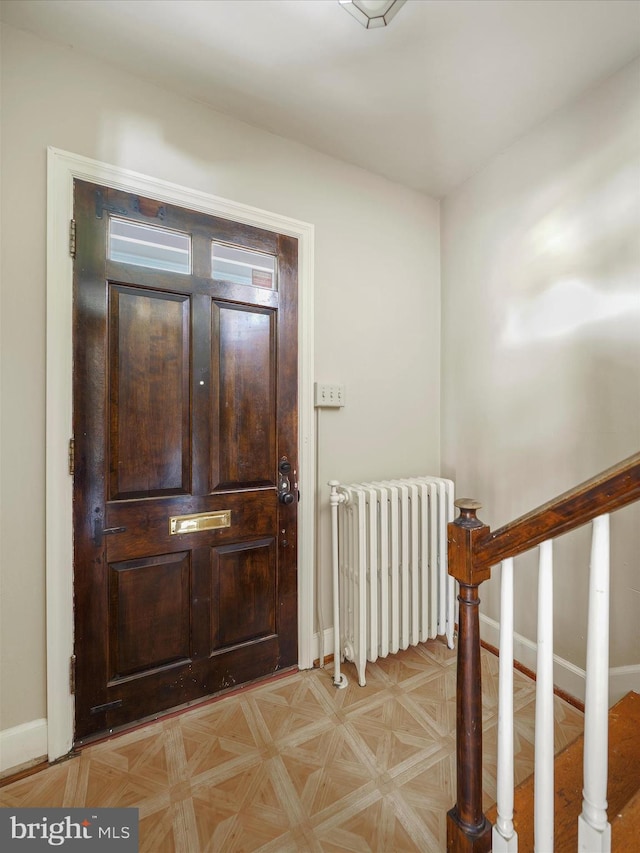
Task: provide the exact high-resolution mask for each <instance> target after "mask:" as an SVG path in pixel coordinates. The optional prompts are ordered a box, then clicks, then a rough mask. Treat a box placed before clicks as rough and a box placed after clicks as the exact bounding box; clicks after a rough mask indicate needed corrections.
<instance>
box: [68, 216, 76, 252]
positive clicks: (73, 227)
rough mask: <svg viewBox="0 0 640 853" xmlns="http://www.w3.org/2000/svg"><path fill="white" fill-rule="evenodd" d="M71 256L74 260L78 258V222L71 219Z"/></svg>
mask: <svg viewBox="0 0 640 853" xmlns="http://www.w3.org/2000/svg"><path fill="white" fill-rule="evenodd" d="M69 254H70V255H71V257H72V258H75V256H76V221H75V219H71V220H70V222H69Z"/></svg>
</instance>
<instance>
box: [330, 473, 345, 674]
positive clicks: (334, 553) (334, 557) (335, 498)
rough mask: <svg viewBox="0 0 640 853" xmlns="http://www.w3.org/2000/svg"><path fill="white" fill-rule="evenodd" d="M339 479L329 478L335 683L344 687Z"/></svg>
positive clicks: (340, 497)
mask: <svg viewBox="0 0 640 853" xmlns="http://www.w3.org/2000/svg"><path fill="white" fill-rule="evenodd" d="M339 485H340V483H339V482H338V480H329V486H330V487H331V496H330V498H329V501H330V503H331V568H332V572H333V683H334V686H335V687H339V688H343V687H346V686H347V684H348V681H347V677H346V675H343V674H342V673H341V672H340V656H341V650H340V570H339V564H338V563H339V557H338V505H339V504H341V503H344V501H345V500H346V496H345V495H343V494H340V493H339V492H338V486H339Z"/></svg>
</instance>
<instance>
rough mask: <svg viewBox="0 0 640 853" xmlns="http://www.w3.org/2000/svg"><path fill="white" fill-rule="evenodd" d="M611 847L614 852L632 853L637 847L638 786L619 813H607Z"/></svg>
mask: <svg viewBox="0 0 640 853" xmlns="http://www.w3.org/2000/svg"><path fill="white" fill-rule="evenodd" d="M609 820H610V822H611V849H612V850H614V851H615V853H632V851H636V850H637V849H638V843H639V839H638V836H639V835H640V788H638V790H637V791H636V793H635V794H634V796H633V797H632V798H631V799H630V800H629V802H628V803H626V804H625V806H624V808H623V809H622V811H621V812H620V813H619V814H614V813H613V812H611V813H610V815H609Z"/></svg>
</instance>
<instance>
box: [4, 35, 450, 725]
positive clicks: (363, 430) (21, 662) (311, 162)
mask: <svg viewBox="0 0 640 853" xmlns="http://www.w3.org/2000/svg"><path fill="white" fill-rule="evenodd" d="M1 143H2V148H1V155H2V211H1V214H2V221H3V231H2V261H1V271H2V293H1V297H2V303H1V308H2V315H1V316H2V326H1V346H2V351H1V352H2V458H1V464H2V468H1V476H2V480H1V489H2V492H1V499H2V522H1V524H2V527H1V530H0V534H1V542H0V572H1V575H0V578H1V581H2V597H1V600H0V608H1V609H0V626H1V627H0V715H1V716H0V730H7V729H12V730H13V729H14V728H15V727H18V726H20V725H22V724H24V723H29V722H31V721H33V720H40V719H41V718H43V717H44V716H45V714H46V701H45V700H46V697H45V635H44V631H45V605H44V594H45V590H44V581H45V567H44V441H45V433H44V421H45V304H44V299H45V240H46V235H45V216H46V194H45V187H46V148H47V146H55V147H57V148H60V149H64V150H67V151H72V152H74V153H77V154H82V155H85V156H88V157H92V158H95V159H98V160H102V161H105V162H108V163H112V164H115V165H118V166H123V167H126V168H129V169H133V170H136V171H139V172H143V173H146V174H150V175H153V176H154V177H158V178H161V179H165V180H169V181H172V182H175V183H179V184H182V185H185V186H188V187H195V188H197V189H199V190H203V191H205V192H209V193H212V194H215V195H218V196H223V197H226V198H230V199H233V200H234V201H238V202H242V203H246V204H250V205H254V206H256V207H260V208H264V209H267V210H272V211H274V212H276V213H279V214H283V215H286V216H290V217H293V218H296V219H301V220H304V221H307V222H311V223H313V224H314V225H315V229H316V230H315V235H316V244H315V257H316V269H315V287H316V290H315V293H316V320H315V341H316V356H315V361H316V375H317V378H318V379H319V380H320V381H324V382H341V383H344V384H345V386H346V400H347V405H346V407H345V409H344V410H342V411H339V412H336V411H330V412H324V413H323V415H322V424H321V458H320V466H319V472H320V476H319V480H320V483H321V484H324V483H325V482H326V481H327V480H328V479H330V478H333V477H337V478H339V479H342V480H351V479H357V478H362V477H365V476H367V477H374V476H380V477H382V476H388V475H398V476H402V475H404V474H409V473H412V472H414V473H415V472H427V471H431V472H437V470H438V466H439V454H440V448H439V406H438V403H439V394H440V389H439V375H440V363H439V359H440V338H439V328H440V301H439V299H440V297H439V230H438V229H439V222H438V204H437V203H436V202H435V201H433V200H432V199H429V198H427V197H425V196H423V195H420V194H418V193H415V192H413V191H410V190H407V189H405V188H403V187H400V186H398V185H395V184H393V183H391V182H389V181H386V180H383V179H381V178H379V177H377V176H374V175H371V174H369V173H367V172H365V171H363V170H360V169H356V168H354V167H352V166H348V165H346V164H343V163H340V162H338V161H336V160H333V159H331V158H329V157H326V156H324V155H321V154H318V153H316V152H314V151H312V150H310V149H308V148H305V147H303V146H301V145H298V144H294V143H291V142H288V141H286V140H284V139H282V138H279V137H277V136H273V135H270V134H267V133H264V132H262V131H259V130H257V129H255V128H252V127H250V126H248V125H245V124H242V123H240V122H237V121H235V120H232V119H230V118H227V117H224V116H222V115H220V114H217V113H214V112H212V111H211V110H209V109H206V108H205V107H203V106H201V105H199V104H196V103H194V102H190V101H188V100H185V99H184V98H181V97H178V96H176V95H173V94H171V93H170V92H167V91H164V90H162V89H160V88H157V87H156V86H153V85H150V84H148V83H146V82H144V81H142V80H138V79H136V78H133V77H131V76H128V75H126V74H123V73H121V72H119V71H117V70H115V69H114V68H111V67H109V66H107V65H102V64H99V63H97V62H95V61H93V60H90V59H88V58H87V57H85V56H84V55H83V54H81V53H80V52H78V51H75V50H72V49H68V48H64V47H60V46H56V45H54V44H52V43H49V42H46V41H42V40H39V39H37V38H35V37H32V36H30V35H27V34H25V33H22V32H20V31H17V30H14V29H12V28H8V27H3V30H2V140H1ZM302 485H303V488H304V484H302ZM304 497H305V498H306V499H308V498H309V496H308V495H304ZM324 500H325V501H326V498H325V499H324ZM324 516H326V513H324ZM323 521H324V519H323ZM327 537H328V526H327V525H326V523H323V527H322V530H321V544H322V553H323V565H322V575H323V588H324V599H325V607H324V610H325V612H327V613H329V612H330V606H329V588H330V587H329V565H328V556H329V547H328V538H327Z"/></svg>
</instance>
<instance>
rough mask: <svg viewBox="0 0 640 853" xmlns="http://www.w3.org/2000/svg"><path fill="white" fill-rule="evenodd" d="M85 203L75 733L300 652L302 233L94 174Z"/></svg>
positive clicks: (79, 282) (272, 667)
mask: <svg viewBox="0 0 640 853" xmlns="http://www.w3.org/2000/svg"><path fill="white" fill-rule="evenodd" d="M74 201H75V216H76V223H77V225H76V229H77V231H76V233H77V243H76V244H77V255H76V260H75V267H74V438H75V443H76V472H75V477H74V587H75V588H74V596H75V654H76V658H77V676H76V683H77V690H76V742H78V743H81V742H83V740H86V739H87V738H90V737H93V736H96V735H99V734H101V733H102V732H104V731H106V730H108V729H112V728H115V727H118V726H123V725H127V724H129V723H133V722H135V721H137V720H139V719H142V718H146V717H150V716H153V715H156V714H158V713H160V712H162V711H165V710H168V709H171V708H174V707H177V706H180V705H183V704H184V703H188V702H192V701H194V700H197V699H199V698H202V697H204V696H208V695H210V694H213V693H217V692H220V691H221V690H224V689H226V688H228V687H231V686H234V685H238V684H243V683H246V682H248V681H252V680H254V679H256V678H260V677H264V676H266V675H268V674H270V673H273V672H275V671H277V670H278V669H281V668H282V667H287V666H292V665H294V664H295V663H296V661H297V583H296V577H297V575H296V540H297V536H296V525H297V502H295V501H294V502H292V503H291V504H287V505H285V504H283V503H281V502H280V501H279V499H278V463H279V461H280V460H281V459H282V458H283V457H286V458H287V459H288V460H289V461H290V463H291V466H292V471H291V474H290V475H289V476H290V479H291V483H292V487H293V488H295V481H296V478H297V475H296V465H297V463H296V452H297V347H296V344H297V312H296V296H297V275H296V257H297V242H296V241H295V240H294V239H292V238H289V237H287V236H284V235H278V234H274V233H271V232H267V231H262V230H260V229H255V228H251V227H250V226H247V225H238V224H237V223H233V222H229V221H227V220H221V219H218V218H216V217H210V216H205V215H204V214H200V213H197V212H193V211H187V210H184V209H181V208H178V207H173V206H171V205H164V204H159V203H158V202H154V201H152V200H149V199H141V198H138V197H136V196H132V195H129V194H126V193H123V192H120V191H116V190H111V189H106V188H100V187H96V186H94V185H91V184H86V183H83V182H76V185H75V194H74ZM116 220H117V221H116ZM112 221H113V222H114V223H115V224H114V225H112ZM137 224H144V225H145V226H147V227H146V228H145V229H140V228H138V227H136V225H137ZM150 228H151V229H157V232H156V231H153V230H149V229H150ZM178 232H179V234H180V235H181V236H180V239H178V238H176V240H173V237H172V235H173V234H174V233H178ZM138 235H143V237H144V239H142V237H141V238H140V239H138ZM184 235H187V238H188V239H185V237H184ZM156 236H157V239H158V241H164V243H165V244H167V245H170V246H171V248H169V249H167V250H166V251H165V250H164V249H162V248H161V249H160V250H157V249H156V248H155V238H156ZM214 242H215V243H216V244H223V245H224V246H230V247H231V251H227V252H226V256H225V257H229V258H230V261H228V262H227V261H225V263H221V262H219V263H218V266H217V268H216V276H215V277H214V275H213V274H212V246H213V243H214ZM174 244H175V245H174ZM175 246H178V247H180V248H179V251H180V252H183V253H184V251H190V252H191V255H190V258H186V257H184V256H183V257H182V259H180V258H178V260H176V257H177V250H176V249H175ZM185 246H188V247H190V248H189V249H187V250H185V249H184V247H185ZM113 247H115V248H113ZM234 247H235V248H234ZM243 249H246V250H250V252H251V254H250V255H247V254H246V252H245V253H244V254H243V253H242V250H243ZM110 253H111V254H112V255H113V259H112V260H110V259H109V257H108V256H109V254H110ZM147 253H154V260H153V263H157V264H158V265H160V266H162V265H163V264H165V265H166V266H167V267H169V268H168V269H149V268H146V267H145V266H141V265H140V264H141V263H142V264H144V263H145V262H146V261H145V259H146V256H147ZM260 253H262V254H260ZM265 255H268V256H270V258H271V259H267V262H264V261H261V257H264V256H265ZM167 258H168V260H167ZM252 258H253V259H254V260H252ZM132 259H135V263H133V262H131V260H132ZM237 259H239V262H240V263H241V264H242V265H244V269H243V272H242V274H241V275H240V274H238V275H235V280H233V281H232V280H229V281H226V280H224V278H223V276H224V275H225V274H229V275H230V276H233V275H234V269H235V268H234V266H233V264H234V261H236V260H237ZM247 259H248V260H247ZM178 261H179V263H178ZM150 263H151V261H150ZM247 263H248V264H249V266H251V265H252V264H253V263H255V265H256V270H255V271H253V270H250V273H247V272H246V265H247ZM262 266H264V267H270V268H272V269H273V272H272V273H269V274H266V273H265V272H264V269H262V268H261V267H262ZM189 270H191V272H189ZM229 271H230V272H229ZM267 279H269V282H270V284H271V287H267V286H265V284H266V283H267ZM239 282H240V283H239ZM220 513H221V514H223V515H224V523H225V526H222V527H216V526H213V527H211V526H210V524H214V523H215V524H217V523H219V521H215V520H214V521H212V520H211V519H212V516H214V515H215V514H220ZM202 515H204V516H205V517H206V519H207V520H208V521H202V520H201V519H195V520H192V519H191V518H190V516H202ZM185 516H187V518H186V519H185V518H184V517H185ZM172 519H181V521H179V522H177V524H174V525H173V526H172ZM208 525H209V526H208ZM201 526H204V528H205V529H201ZM172 531H173V532H172ZM176 531H177V532H176Z"/></svg>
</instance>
